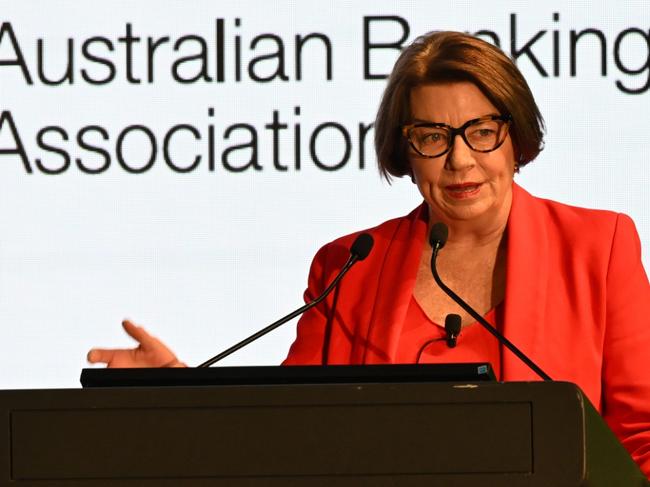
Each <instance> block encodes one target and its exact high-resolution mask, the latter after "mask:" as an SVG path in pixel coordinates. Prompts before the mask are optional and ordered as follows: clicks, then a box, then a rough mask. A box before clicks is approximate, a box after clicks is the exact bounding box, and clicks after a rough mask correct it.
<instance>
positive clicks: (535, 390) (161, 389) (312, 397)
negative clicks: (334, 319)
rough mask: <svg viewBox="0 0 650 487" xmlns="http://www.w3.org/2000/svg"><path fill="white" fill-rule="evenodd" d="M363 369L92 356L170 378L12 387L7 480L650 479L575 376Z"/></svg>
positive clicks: (236, 484) (551, 483) (530, 482)
mask: <svg viewBox="0 0 650 487" xmlns="http://www.w3.org/2000/svg"><path fill="white" fill-rule="evenodd" d="M288 369H291V370H290V371H288ZM355 369H357V370H358V368H349V367H340V368H339V367H327V368H321V367H316V368H309V367H302V368H293V367H287V368H280V367H277V368H262V369H258V368H248V369H247V368H241V369H225V370H227V371H228V370H229V372H227V373H225V375H224V372H223V370H224V369H222V372H216V374H219V373H221V379H220V380H219V378H218V377H217V379H216V380H214V382H217V383H220V384H221V385H181V384H197V383H210V382H213V381H210V378H211V377H210V374H213V372H205V371H201V372H196V371H193V370H191V369H188V370H185V371H178V370H176V371H173V372H171V374H172V376H171V378H170V376H169V372H165V371H155V370H151V371H145V372H139V373H138V372H134V374H136V376H137V374H140V375H139V376H137V377H136V376H130V375H129V372H128V371H117V372H115V373H113V372H110V371H96V370H95V371H90V376H91V377H90V379H89V378H88V377H86V381H88V380H90V382H93V381H95V383H94V385H97V383H96V379H97V378H98V377H99V378H100V379H101V378H102V376H101V374H104V373H106V374H108V375H107V376H105V377H106V378H108V381H109V383H110V382H111V381H112V382H113V383H116V384H119V383H124V381H127V382H129V381H130V380H135V382H136V383H140V382H145V383H147V382H149V383H154V384H159V385H147V386H126V385H124V386H120V387H91V388H86V389H73V390H23V391H19V390H18V391H0V411H1V414H2V419H3V421H2V426H1V431H2V436H1V438H2V441H0V485H2V486H4V485H16V486H21V487H22V486H25V487H27V486H30V487H31V486H33V487H36V486H38V487H43V486H47V487H72V486H74V487H86V486H145V487H146V486H162V487H166V486H190V487H194V486H197V487H198V486H201V487H203V486H229V487H244V486H246V487H248V486H256V487H257V486H269V487H275V486H296V487H302V486H305V487H306V486H323V487H325V486H327V487H339V486H341V487H343V486H346V487H347V486H355V487H356V486H407V487H408V486H416V485H417V486H421V485H426V486H449V487H464V486H482V487H490V486H495V487H496V486H505V487H519V486H522V487H523V486H527V487H536V486H540V487H541V486H544V487H564V486H566V487H569V486H571V487H573V486H645V485H648V482H647V480H646V479H645V477H644V476H643V475H642V474H641V472H640V471H639V469H638V467H637V466H636V464H634V462H632V460H631V459H630V457H629V455H628V454H627V453H626V452H625V450H624V449H623V448H622V446H621V445H620V443H619V442H618V441H617V440H616V439H615V438H614V436H613V434H612V433H611V431H610V430H609V429H608V428H607V427H606V426H605V424H604V423H603V421H602V419H601V418H600V416H599V415H598V413H597V412H596V411H595V410H594V409H593V407H592V406H591V405H590V404H589V402H588V401H587V400H586V398H585V397H584V396H583V395H582V393H581V392H580V390H579V389H578V388H577V387H576V386H574V385H572V384H568V383H557V382H556V383H542V382H531V383H505V384H502V383H496V382H490V381H484V380H482V379H483V378H484V377H482V376H481V374H480V373H478V374H477V375H476V376H475V377H473V378H470V380H466V381H462V380H456V381H454V382H436V381H432V380H428V379H427V377H426V374H425V375H423V374H421V373H420V374H419V375H418V374H417V373H415V375H409V374H408V370H409V369H406V368H401V369H399V368H398V373H397V374H396V373H394V371H395V370H396V369H395V368H394V367H384V368H383V369H384V371H385V373H382V368H381V367H380V368H372V367H370V368H367V367H365V368H364V370H370V371H371V373H366V375H365V376H363V374H362V376H359V375H358V374H356V372H355ZM389 369H390V371H391V372H388V371H389ZM217 370H218V369H217ZM260 370H261V371H264V370H266V372H264V373H260ZM410 370H420V371H421V370H425V369H422V368H421V367H415V368H413V369H410ZM285 371H286V372H285ZM93 374H94V375H93ZM98 374H99V376H98ZM111 374H112V375H111ZM115 374H117V375H115ZM142 374H144V375H142ZM197 374H199V375H200V374H203V375H202V376H201V377H198V378H197ZM391 374H392V375H391ZM287 375H288V376H287ZM384 376H386V377H387V378H386V380H383V379H382V378H383V377H384ZM129 377H135V379H130V378H129ZM224 377H226V380H223V378H224ZM328 378H329V379H328ZM330 379H331V380H330ZM138 381H140V382H138ZM100 382H101V380H100ZM162 384H167V385H162ZM87 385H93V384H90V383H89V384H87Z"/></svg>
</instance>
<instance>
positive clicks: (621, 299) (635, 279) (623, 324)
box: [602, 215, 650, 478]
mask: <svg viewBox="0 0 650 487" xmlns="http://www.w3.org/2000/svg"><path fill="white" fill-rule="evenodd" d="M606 286H607V298H606V320H607V321H606V328H605V337H604V340H605V341H604V344H603V350H604V351H603V374H602V377H603V388H602V391H603V398H602V399H603V403H602V404H603V417H604V418H605V420H606V421H607V423H608V424H609V426H610V428H611V429H612V430H613V431H614V433H615V434H616V435H617V436H618V438H619V439H620V440H621V442H622V443H623V446H624V447H625V448H626V449H627V450H628V451H629V452H630V454H631V455H632V457H633V458H634V460H635V461H636V462H637V463H638V464H639V466H640V467H641V469H642V470H643V472H644V473H645V475H646V476H648V477H649V478H650V284H648V278H647V276H646V273H645V271H644V269H643V264H642V262H641V244H640V241H639V236H638V234H637V232H636V228H635V226H634V223H633V222H632V220H631V219H630V218H629V217H627V216H626V215H618V219H617V222H616V229H615V232H614V237H613V240H612V247H611V253H610V256H609V265H608V269H607V278H606Z"/></svg>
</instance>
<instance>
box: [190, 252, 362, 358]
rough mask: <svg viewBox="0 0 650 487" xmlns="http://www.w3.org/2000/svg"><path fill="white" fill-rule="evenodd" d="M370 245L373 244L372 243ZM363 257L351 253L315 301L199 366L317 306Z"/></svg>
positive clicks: (221, 356)
mask: <svg viewBox="0 0 650 487" xmlns="http://www.w3.org/2000/svg"><path fill="white" fill-rule="evenodd" d="M370 245H372V243H371V244H370ZM368 251H369V250H368ZM362 257H363V258H365V255H363V256H360V255H359V254H358V253H356V252H353V253H351V254H350V257H348V260H347V262H346V263H345V265H344V266H343V268H342V269H341V271H340V272H339V273H338V275H337V276H336V277H335V278H334V280H333V281H332V282H331V283H330V285H329V286H327V288H326V289H325V291H323V293H322V294H321V295H320V296H318V297H317V298H316V299H314V300H313V301H310V302H309V303H307V304H305V305H304V306H301V307H300V308H298V309H297V310H295V311H293V312H292V313H289V314H288V315H287V316H285V317H284V318H280V319H279V320H278V321H276V322H274V323H271V324H270V325H269V326H267V327H265V328H262V329H261V330H260V331H258V332H256V333H253V334H252V335H251V336H249V337H248V338H245V339H243V340H242V341H241V342H239V343H236V344H234V345H233V346H232V347H230V348H228V349H226V350H224V351H223V352H221V353H219V354H217V355H215V356H214V357H212V358H211V359H210V360H206V361H205V362H203V363H202V364H200V365H198V367H209V366H211V365H212V364H214V363H216V362H218V361H219V360H221V359H224V358H226V357H227V356H228V355H230V354H232V353H235V352H236V351H237V350H239V349H240V348H243V347H245V346H246V345H248V344H249V343H251V342H254V341H255V340H257V339H258V338H260V337H263V336H264V335H266V334H267V333H270V332H272V331H273V330H275V329H276V328H278V327H280V326H282V325H284V324H285V323H286V322H287V321H290V320H292V319H294V318H295V317H296V316H299V315H301V314H302V313H304V312H305V311H307V310H308V309H310V308H313V307H314V306H316V305H317V304H318V303H320V302H321V301H322V300H323V299H325V298H326V297H327V295H328V294H329V293H331V292H332V289H334V287H335V286H336V285H337V284H338V283H339V281H340V280H341V279H342V278H343V276H344V275H345V274H346V273H347V272H348V270H349V269H350V267H352V266H353V265H354V263H355V262H357V261H359V260H362Z"/></svg>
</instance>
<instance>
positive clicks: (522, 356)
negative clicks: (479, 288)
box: [431, 241, 553, 381]
mask: <svg viewBox="0 0 650 487" xmlns="http://www.w3.org/2000/svg"><path fill="white" fill-rule="evenodd" d="M441 248H442V246H441V245H440V241H437V242H435V245H434V246H433V254H432V255H431V273H432V274H433V279H434V280H435V281H436V283H437V284H438V286H440V288H441V289H442V290H443V291H444V292H445V293H447V294H448V295H449V297H450V298H451V299H453V300H454V301H456V303H458V305H459V306H460V307H461V308H463V309H464V310H465V311H467V312H468V313H469V315H470V316H471V317H472V318H474V319H475V320H476V321H478V322H479V323H480V324H481V326H482V327H483V328H485V329H486V330H487V331H489V332H490V333H491V334H492V335H493V336H494V337H495V338H496V339H497V340H498V341H499V343H502V344H503V345H505V347H506V348H507V349H508V350H510V351H511V352H512V353H514V354H515V355H516V356H517V357H519V360H521V361H522V362H523V363H525V364H526V365H527V366H528V367H530V368H531V369H532V370H533V371H534V372H535V373H536V374H537V375H538V376H540V377H541V378H542V379H543V380H545V381H552V380H553V379H551V377H550V376H549V375H548V374H547V373H546V372H544V371H543V370H542V369H541V368H540V367H539V366H538V365H537V364H535V362H533V361H532V360H531V359H529V358H528V357H527V356H526V355H525V354H524V353H523V352H522V351H521V350H519V349H518V348H517V347H516V346H515V344H514V343H512V342H511V341H510V340H508V339H507V338H506V337H504V336H503V335H502V334H501V333H499V331H498V330H497V329H496V328H494V327H493V326H492V325H491V324H490V323H488V322H487V320H485V318H483V317H482V316H481V315H480V314H478V313H477V312H476V311H474V308H472V307H471V306H470V305H469V304H467V303H466V302H465V301H463V300H462V299H461V298H460V297H459V296H458V295H457V294H456V293H455V292H454V291H452V290H451V289H449V288H448V287H447V286H446V285H445V283H444V282H442V279H440V276H439V275H438V269H436V259H437V258H438V251H439V250H440V249H441Z"/></svg>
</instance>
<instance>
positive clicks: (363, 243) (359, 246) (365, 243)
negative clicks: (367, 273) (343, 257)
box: [350, 233, 375, 260]
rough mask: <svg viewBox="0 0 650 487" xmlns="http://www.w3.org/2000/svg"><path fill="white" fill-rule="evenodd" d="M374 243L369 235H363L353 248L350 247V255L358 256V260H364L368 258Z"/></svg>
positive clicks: (356, 240) (360, 235) (357, 239)
mask: <svg viewBox="0 0 650 487" xmlns="http://www.w3.org/2000/svg"><path fill="white" fill-rule="evenodd" d="M374 243H375V242H374V240H373V239H372V236H370V235H369V234H367V233H361V234H359V236H357V238H356V239H355V241H354V243H353V244H352V247H350V253H351V254H352V255H356V257H357V260H363V259H365V258H366V257H368V254H369V253H370V251H371V250H372V246H373V244H374Z"/></svg>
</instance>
